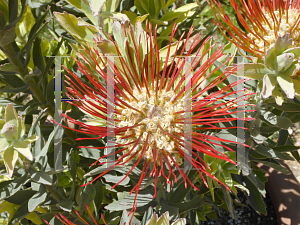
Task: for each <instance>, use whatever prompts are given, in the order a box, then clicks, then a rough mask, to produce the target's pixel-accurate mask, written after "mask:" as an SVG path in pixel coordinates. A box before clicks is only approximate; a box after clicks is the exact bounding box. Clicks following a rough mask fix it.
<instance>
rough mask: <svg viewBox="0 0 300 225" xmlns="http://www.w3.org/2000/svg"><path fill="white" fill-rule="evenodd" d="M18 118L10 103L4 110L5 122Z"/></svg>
mask: <svg viewBox="0 0 300 225" xmlns="http://www.w3.org/2000/svg"><path fill="white" fill-rule="evenodd" d="M17 118H18V114H17V111H16V110H15V107H14V105H13V104H12V103H10V104H8V105H7V106H6V109H5V122H6V123H7V122H8V121H10V120H16V119H17Z"/></svg>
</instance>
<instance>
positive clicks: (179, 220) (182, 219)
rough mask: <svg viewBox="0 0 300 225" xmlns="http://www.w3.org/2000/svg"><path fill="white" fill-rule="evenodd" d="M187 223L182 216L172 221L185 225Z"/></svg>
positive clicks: (175, 224)
mask: <svg viewBox="0 0 300 225" xmlns="http://www.w3.org/2000/svg"><path fill="white" fill-rule="evenodd" d="M185 224H186V219H185V218H180V219H178V220H176V221H175V222H174V223H172V224H171V225H185Z"/></svg>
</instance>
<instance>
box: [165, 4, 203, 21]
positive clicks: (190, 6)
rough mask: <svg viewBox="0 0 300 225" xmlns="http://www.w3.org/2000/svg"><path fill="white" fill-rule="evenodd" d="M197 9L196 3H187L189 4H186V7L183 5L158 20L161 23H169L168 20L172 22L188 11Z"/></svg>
mask: <svg viewBox="0 0 300 225" xmlns="http://www.w3.org/2000/svg"><path fill="white" fill-rule="evenodd" d="M196 7H198V4H197V3H189V4H186V5H183V6H181V7H179V8H177V9H175V10H173V11H170V12H168V13H166V14H165V15H163V16H162V17H161V18H160V20H162V21H170V20H173V19H175V18H177V17H179V16H181V15H183V14H185V13H187V12H188V11H190V10H192V9H194V8H196Z"/></svg>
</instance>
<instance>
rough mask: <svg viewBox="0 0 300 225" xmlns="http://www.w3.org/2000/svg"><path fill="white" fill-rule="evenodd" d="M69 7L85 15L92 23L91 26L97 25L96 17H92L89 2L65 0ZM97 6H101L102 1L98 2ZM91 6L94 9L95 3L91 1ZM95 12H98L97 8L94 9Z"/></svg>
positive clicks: (84, 0)
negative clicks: (71, 6)
mask: <svg viewBox="0 0 300 225" xmlns="http://www.w3.org/2000/svg"><path fill="white" fill-rule="evenodd" d="M67 2H69V3H70V4H71V5H73V6H75V7H76V8H77V9H79V10H80V11H82V12H84V13H85V15H86V16H87V17H88V18H89V19H90V20H91V21H92V23H93V24H95V25H97V24H98V21H97V17H96V16H95V15H93V11H92V10H93V8H92V7H91V6H90V4H89V2H88V1H87V0H67ZM98 2H99V4H100V5H101V3H102V5H103V3H104V2H103V0H102V1H101V0H98ZM93 6H94V7H95V6H96V5H95V1H93ZM95 9H96V10H99V6H98V7H97V8H95Z"/></svg>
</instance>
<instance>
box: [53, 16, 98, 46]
mask: <svg viewBox="0 0 300 225" xmlns="http://www.w3.org/2000/svg"><path fill="white" fill-rule="evenodd" d="M54 15H55V17H56V19H57V21H58V22H59V24H60V25H61V26H62V27H63V28H65V30H66V31H67V32H69V33H70V34H71V35H72V36H73V37H74V38H75V39H76V40H78V41H79V42H81V43H84V44H85V42H86V41H87V42H91V43H95V41H94V38H95V34H96V33H97V29H96V28H94V27H92V26H91V25H90V26H87V25H81V26H79V25H78V19H77V18H76V17H75V16H74V15H72V14H68V13H66V12H64V13H58V12H54Z"/></svg>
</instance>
